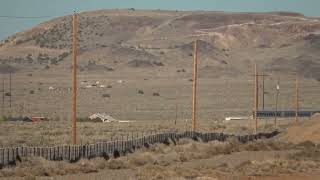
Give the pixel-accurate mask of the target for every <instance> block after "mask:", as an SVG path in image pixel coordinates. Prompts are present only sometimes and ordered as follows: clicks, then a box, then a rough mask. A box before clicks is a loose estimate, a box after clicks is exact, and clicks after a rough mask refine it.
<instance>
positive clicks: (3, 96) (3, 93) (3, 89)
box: [2, 75, 5, 116]
mask: <svg viewBox="0 0 320 180" xmlns="http://www.w3.org/2000/svg"><path fill="white" fill-rule="evenodd" d="M4 91H5V88H4V75H2V116H3V115H4V108H5V107H4V98H5V92H4Z"/></svg>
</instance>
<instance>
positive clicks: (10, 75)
mask: <svg viewBox="0 0 320 180" xmlns="http://www.w3.org/2000/svg"><path fill="white" fill-rule="evenodd" d="M11 74H12V72H11V70H10V74H9V81H10V83H9V92H10V96H9V101H10V110H11V96H12V93H11V84H12V83H11Z"/></svg>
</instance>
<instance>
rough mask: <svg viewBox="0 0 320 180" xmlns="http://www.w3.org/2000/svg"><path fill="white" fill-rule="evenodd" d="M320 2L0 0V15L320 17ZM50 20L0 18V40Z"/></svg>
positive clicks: (251, 0)
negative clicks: (154, 12) (153, 12)
mask: <svg viewBox="0 0 320 180" xmlns="http://www.w3.org/2000/svg"><path fill="white" fill-rule="evenodd" d="M319 7H320V0H0V16H50V17H58V16H63V15H67V14H71V13H72V12H73V11H74V10H77V11H78V12H82V11H89V10H96V9H115V8H119V9H123V8H136V9H163V10H212V11H232V12H264V11H295V12H300V13H303V14H305V15H306V16H320V10H319ZM49 19H51V18H42V19H12V18H10V19H9V18H3V17H0V39H4V38H6V37H7V36H9V35H11V34H14V33H16V32H19V31H23V30H25V29H27V28H30V27H32V26H34V25H36V24H39V23H41V22H44V21H47V20H49Z"/></svg>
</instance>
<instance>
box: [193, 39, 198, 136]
mask: <svg viewBox="0 0 320 180" xmlns="http://www.w3.org/2000/svg"><path fill="white" fill-rule="evenodd" d="M197 73H198V41H197V40H196V41H194V46H193V94H192V131H196V113H197Z"/></svg>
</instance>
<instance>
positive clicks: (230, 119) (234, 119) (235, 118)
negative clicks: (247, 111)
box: [225, 116, 252, 121]
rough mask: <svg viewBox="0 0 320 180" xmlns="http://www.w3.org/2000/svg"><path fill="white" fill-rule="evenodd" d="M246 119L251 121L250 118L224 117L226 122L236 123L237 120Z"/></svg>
mask: <svg viewBox="0 0 320 180" xmlns="http://www.w3.org/2000/svg"><path fill="white" fill-rule="evenodd" d="M247 119H252V117H250V116H249V117H239V116H238V117H235V116H233V117H226V119H225V120H226V121H237V120H247Z"/></svg>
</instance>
